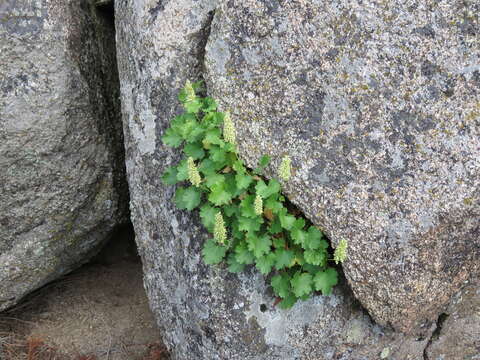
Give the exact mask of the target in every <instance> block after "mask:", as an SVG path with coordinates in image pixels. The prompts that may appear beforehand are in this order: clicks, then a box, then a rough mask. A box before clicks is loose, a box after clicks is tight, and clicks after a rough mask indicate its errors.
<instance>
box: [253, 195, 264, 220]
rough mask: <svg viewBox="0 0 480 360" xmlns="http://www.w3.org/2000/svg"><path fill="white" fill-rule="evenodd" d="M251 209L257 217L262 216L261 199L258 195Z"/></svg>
mask: <svg viewBox="0 0 480 360" xmlns="http://www.w3.org/2000/svg"><path fill="white" fill-rule="evenodd" d="M253 207H254V209H255V214H257V215H262V214H263V199H262V197H261V196H260V195H257V197H256V198H255V202H254V204H253Z"/></svg>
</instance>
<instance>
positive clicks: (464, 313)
mask: <svg viewBox="0 0 480 360" xmlns="http://www.w3.org/2000/svg"><path fill="white" fill-rule="evenodd" d="M438 325H439V326H438V328H437V329H436V330H435V333H434V334H433V336H432V338H431V340H430V344H429V345H428V347H427V349H426V351H425V360H465V359H471V360H474V359H479V358H480V281H479V280H476V281H475V282H474V283H472V284H469V285H468V286H467V287H466V288H465V289H464V290H463V291H461V292H460V293H459V294H457V295H456V296H455V297H454V301H452V304H450V306H449V307H448V308H447V310H446V311H445V313H443V314H442V316H441V317H440V320H439V324H438Z"/></svg>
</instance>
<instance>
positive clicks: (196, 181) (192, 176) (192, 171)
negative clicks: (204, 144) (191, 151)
mask: <svg viewBox="0 0 480 360" xmlns="http://www.w3.org/2000/svg"><path fill="white" fill-rule="evenodd" d="M187 167H188V180H190V182H191V183H192V185H194V186H196V187H198V186H200V184H201V183H202V178H201V177H200V173H199V172H198V169H197V166H196V165H195V161H193V158H192V157H189V158H188V160H187Z"/></svg>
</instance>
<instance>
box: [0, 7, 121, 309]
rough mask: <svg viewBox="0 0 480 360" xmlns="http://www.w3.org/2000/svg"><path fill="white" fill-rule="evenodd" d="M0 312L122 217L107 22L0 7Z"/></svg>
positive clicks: (83, 14)
mask: <svg viewBox="0 0 480 360" xmlns="http://www.w3.org/2000/svg"><path fill="white" fill-rule="evenodd" d="M0 19H1V20H0V52H1V54H2V55H1V57H0V119H1V120H0V168H1V171H0V310H3V309H6V308H8V307H10V306H13V305H15V304H16V303H17V302H18V301H19V300H20V299H21V298H22V297H23V296H24V295H26V294H27V293H29V292H31V291H33V290H35V289H37V288H39V287H40V286H42V285H44V284H45V283H47V282H49V281H52V280H55V279H56V278H58V277H59V276H61V275H62V274H65V273H67V272H69V271H71V270H73V269H75V268H76V267H78V266H80V265H81V264H83V263H85V262H86V261H88V259H89V258H90V257H91V256H92V255H94V254H95V253H96V252H97V251H98V250H99V248H100V246H101V245H102V244H103V242H104V241H105V240H106V239H107V238H108V235H109V234H110V232H111V230H112V229H113V228H114V226H116V225H117V224H119V223H122V222H125V221H126V220H127V219H126V215H127V212H128V208H127V206H128V189H127V184H126V181H125V170H124V168H125V165H124V151H123V136H122V127H121V119H120V106H119V100H118V98H119V88H118V75H117V72H116V70H115V69H116V59H115V45H114V41H113V39H114V27H113V25H114V24H113V18H109V16H108V14H103V15H102V14H100V13H98V12H97V11H95V10H94V8H93V5H92V3H91V2H90V1H87V0H82V1H76V0H75V1H73V0H69V1H40V0H37V1H15V0H7V1H2V2H1V4H0Z"/></svg>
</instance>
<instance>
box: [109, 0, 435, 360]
mask: <svg viewBox="0 0 480 360" xmlns="http://www.w3.org/2000/svg"><path fill="white" fill-rule="evenodd" d="M216 6H217V4H216V3H215V2H214V1H209V0H203V1H194V0H177V1H160V2H158V1H156V2H154V1H148V0H117V1H116V2H115V7H116V9H115V10H116V16H115V18H116V25H117V53H118V59H119V74H120V83H121V98H122V113H123V120H124V133H125V142H126V163H127V176H128V180H129V186H130V193H131V210H132V221H133V223H134V227H135V232H136V241H137V244H138V246H139V252H140V255H141V256H142V260H143V266H144V273H145V287H146V290H147V294H148V297H149V299H150V305H151V308H152V310H153V312H154V314H155V315H156V317H157V320H158V324H159V326H160V327H161V329H162V332H163V334H164V340H165V342H166V344H167V346H168V347H169V348H170V349H171V350H172V356H173V358H174V359H182V360H190V359H191V360H201V359H205V360H207V359H208V360H216V359H225V360H226V359H228V360H235V359H244V360H274V359H275V360H278V359H282V360H283V359H285V360H293V359H301V360H309V359H312V360H313V359H315V360H323V359H344V360H348V359H350V360H370V359H372V360H373V359H375V360H377V359H396V360H404V359H420V358H422V357H423V351H424V349H425V347H426V346H427V343H428V340H429V337H428V336H426V337H421V338H419V337H408V336H406V335H402V334H399V333H394V332H392V331H391V330H388V329H386V328H382V327H380V326H378V325H375V324H374V323H373V322H372V321H371V320H370V318H369V317H368V315H366V314H365V312H364V311H363V310H362V309H361V308H360V306H359V304H358V303H356V302H355V300H354V299H353V296H352V294H351V292H350V291H349V290H348V288H347V287H346V286H345V281H343V285H341V286H339V287H338V288H336V289H335V291H334V294H333V295H332V296H330V297H320V296H316V297H314V298H312V299H311V300H309V301H306V302H301V303H299V304H297V305H295V307H294V308H293V309H291V310H287V311H284V310H281V309H278V308H277V307H275V306H274V301H275V299H274V298H273V295H272V293H271V291H270V289H269V288H268V287H267V286H266V282H265V279H264V278H263V277H262V276H261V275H259V274H258V273H257V272H256V271H255V270H253V269H250V270H249V271H247V272H246V273H244V274H241V275H239V276H237V275H233V274H228V273H227V271H226V268H225V267H223V266H220V267H210V266H206V265H205V264H203V261H202V259H201V257H200V251H201V247H202V244H203V242H204V241H205V240H206V234H205V233H204V231H203V229H202V226H201V225H200V222H199V221H198V215H197V214H195V213H193V214H192V213H189V212H184V211H179V210H178V209H176V207H175V205H174V204H173V201H172V198H173V194H174V189H172V188H171V187H166V186H164V185H163V184H162V183H161V181H160V176H161V174H162V173H163V172H164V171H165V169H166V168H167V167H169V166H170V165H172V164H174V163H176V162H177V161H178V159H179V156H180V154H179V152H178V151H175V150H172V149H170V148H167V147H165V146H163V145H162V142H161V139H160V137H161V135H163V133H164V131H165V129H166V128H167V127H168V126H169V123H170V120H171V119H172V117H173V116H174V115H176V114H178V113H179V112H180V109H179V105H178V101H177V100H176V96H177V94H178V91H179V89H180V88H181V87H183V85H184V83H185V80H186V79H197V78H199V77H201V74H202V72H203V67H202V65H203V61H204V46H205V42H206V40H207V37H208V36H209V28H210V21H211V19H212V15H213V13H212V11H213V10H214V9H215V7H216ZM221 6H226V5H221ZM217 11H218V10H217ZM217 16H222V15H221V12H220V13H216V15H215V17H217ZM215 21H217V20H215ZM216 26H219V24H218V23H217V25H216ZM212 30H214V31H218V28H215V27H213V28H212ZM212 34H213V33H212ZM218 42H219V43H220V44H221V40H218ZM212 44H213V43H212V42H210V45H209V51H211V46H213V45H212ZM217 44H218V43H217ZM220 49H221V46H219V47H218V51H221V50H220ZM217 54H218V53H217ZM209 56H210V58H211V55H209ZM219 56H221V55H219ZM224 59H227V60H228V59H229V57H227V56H225V57H224ZM227 65H228V64H227V61H226V60H225V66H227ZM242 131H244V130H242ZM242 141H243V140H242ZM264 141H265V142H268V141H269V140H268V138H265V139H264ZM433 329H434V326H433V327H431V328H429V331H428V332H427V333H428V334H430V333H431V331H433ZM428 334H427V335H428Z"/></svg>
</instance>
